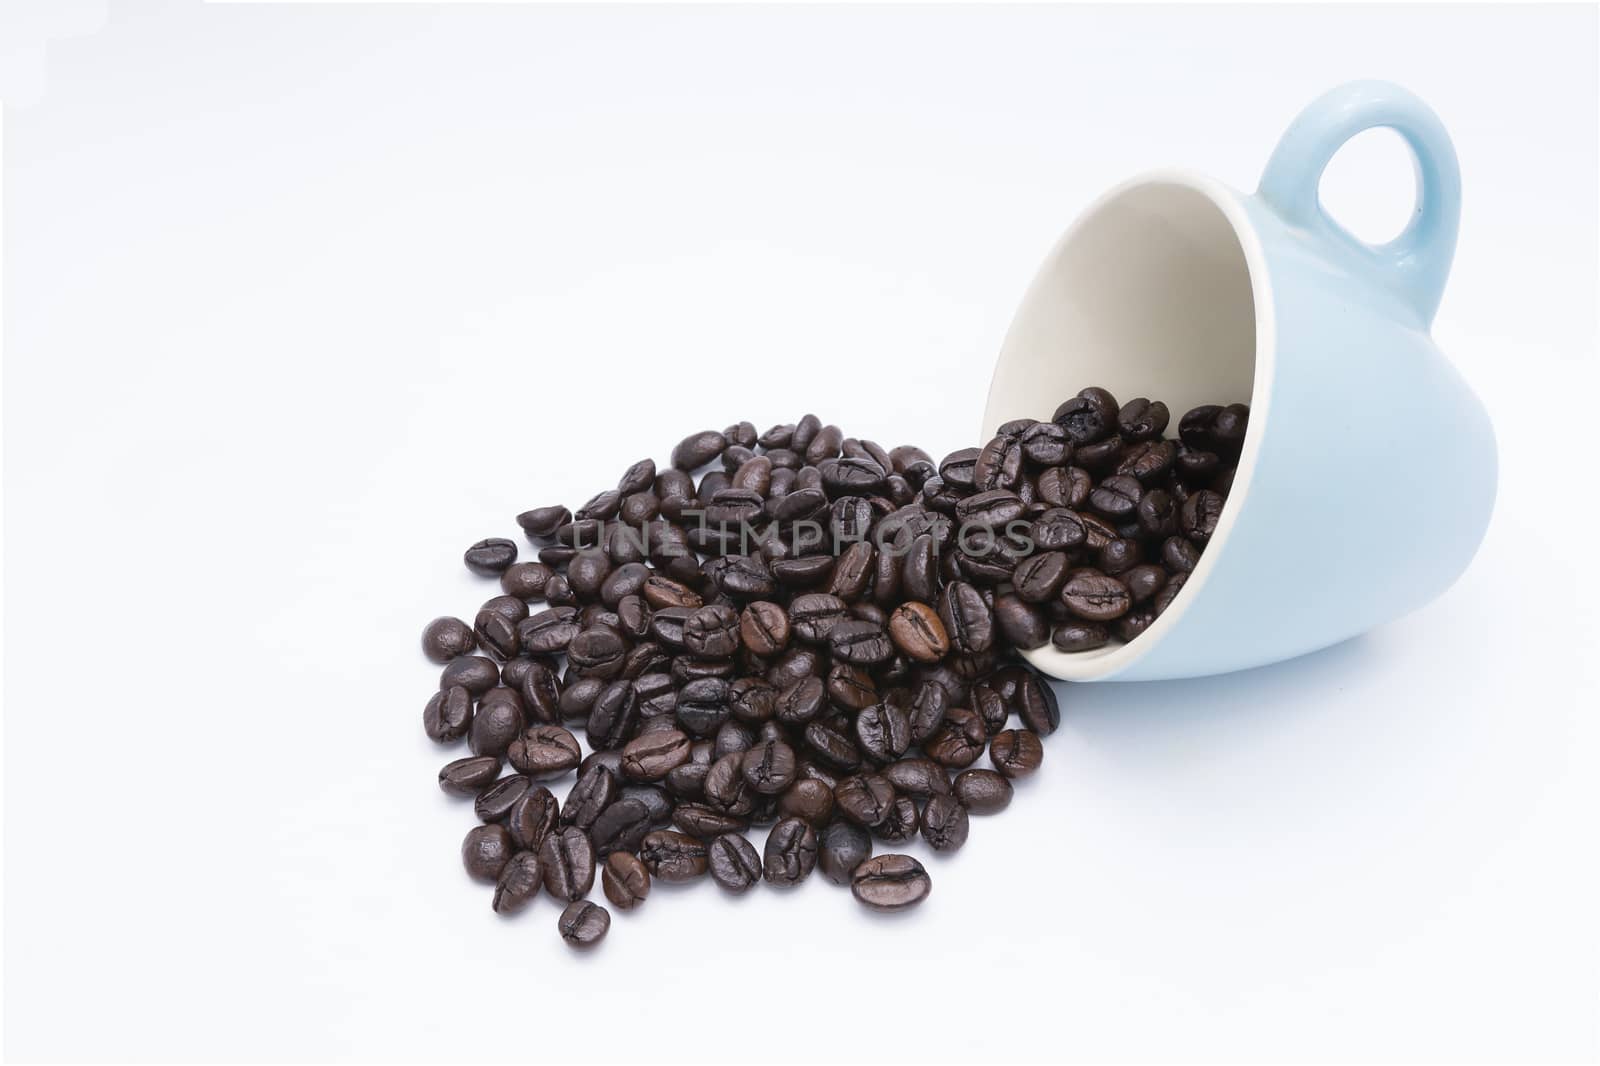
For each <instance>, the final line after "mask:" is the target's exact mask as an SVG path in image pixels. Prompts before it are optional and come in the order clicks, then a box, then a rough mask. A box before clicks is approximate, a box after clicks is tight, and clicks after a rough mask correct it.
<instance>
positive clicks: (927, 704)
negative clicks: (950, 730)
mask: <svg viewBox="0 0 1600 1066" xmlns="http://www.w3.org/2000/svg"><path fill="white" fill-rule="evenodd" d="M949 709H950V695H949V691H948V690H947V689H946V688H945V687H944V686H943V685H941V684H938V683H935V682H931V681H929V682H923V683H921V684H919V685H917V687H916V689H915V691H913V692H912V695H911V702H910V705H909V707H908V708H907V710H906V717H907V718H908V719H910V722H911V742H912V743H913V744H921V743H922V742H923V741H925V740H927V739H928V738H929V737H931V736H933V734H934V732H935V731H936V730H937V729H938V728H939V727H940V726H941V725H943V724H944V718H945V714H946V712H947V711H948V710H949Z"/></svg>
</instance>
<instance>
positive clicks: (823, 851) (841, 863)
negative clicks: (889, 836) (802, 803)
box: [817, 822, 872, 885]
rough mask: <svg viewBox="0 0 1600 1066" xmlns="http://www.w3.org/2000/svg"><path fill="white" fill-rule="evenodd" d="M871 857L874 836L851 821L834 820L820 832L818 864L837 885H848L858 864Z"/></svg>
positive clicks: (823, 873) (818, 837)
mask: <svg viewBox="0 0 1600 1066" xmlns="http://www.w3.org/2000/svg"><path fill="white" fill-rule="evenodd" d="M871 856H872V837H871V836H869V835H868V834H867V831H866V830H865V829H863V828H861V827H860V826H858V825H854V824H852V823H850V822H832V823H830V824H829V825H827V826H826V827H825V828H823V829H822V831H821V832H820V833H818V835H817V867H818V868H819V869H820V870H821V871H822V876H824V877H826V878H827V879H828V880H829V881H832V882H833V883H834V884H836V885H848V884H849V883H850V875H851V874H852V873H854V872H855V869H856V867H858V866H860V865H861V864H862V863H864V862H866V861H867V859H869V858H870V857H871Z"/></svg>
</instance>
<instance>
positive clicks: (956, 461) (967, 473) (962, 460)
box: [939, 448, 982, 493]
mask: <svg viewBox="0 0 1600 1066" xmlns="http://www.w3.org/2000/svg"><path fill="white" fill-rule="evenodd" d="M981 454H982V449H979V448H962V449H961V450H960V451H954V452H951V453H950V454H949V455H947V456H945V457H944V460H943V461H942V462H941V463H940V464H939V477H940V478H941V479H942V480H943V481H944V482H945V484H947V485H950V486H953V487H954V488H956V489H959V490H961V491H962V492H963V493H967V492H972V491H974V490H973V484H974V479H975V478H976V475H977V465H978V456H979V455H981Z"/></svg>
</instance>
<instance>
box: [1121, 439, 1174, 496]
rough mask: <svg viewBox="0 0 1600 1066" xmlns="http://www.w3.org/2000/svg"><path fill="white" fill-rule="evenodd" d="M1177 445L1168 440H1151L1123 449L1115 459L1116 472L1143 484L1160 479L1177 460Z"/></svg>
mask: <svg viewBox="0 0 1600 1066" xmlns="http://www.w3.org/2000/svg"><path fill="white" fill-rule="evenodd" d="M1177 457H1178V446H1177V445H1175V444H1173V443H1172V442H1171V441H1169V440H1151V441H1145V442H1143V443H1142V444H1134V445H1131V446H1130V447H1128V448H1127V449H1125V450H1124V451H1123V453H1122V457H1121V458H1120V459H1119V460H1118V461H1117V474H1118V475H1120V476H1125V477H1132V478H1136V479H1137V480H1138V481H1139V482H1141V483H1142V484H1145V485H1149V484H1152V483H1157V482H1159V481H1161V480H1162V479H1163V478H1164V476H1165V475H1166V473H1167V471H1168V470H1171V469H1172V464H1173V463H1174V462H1175V461H1176V460H1177Z"/></svg>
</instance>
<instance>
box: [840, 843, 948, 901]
mask: <svg viewBox="0 0 1600 1066" xmlns="http://www.w3.org/2000/svg"><path fill="white" fill-rule="evenodd" d="M932 890H933V882H932V881H930V880H929V879H928V871H927V870H924V869H923V868H922V864H921V863H920V862H918V861H917V860H916V859H913V858H912V857H911V856H909V855H877V856H874V857H872V858H870V859H866V860H864V861H863V862H862V863H861V864H860V865H859V866H857V867H856V868H855V870H853V871H852V872H851V875H850V892H851V894H852V895H854V896H855V897H856V899H858V900H860V901H861V902H862V903H864V904H865V905H866V906H868V907H871V908H872V909H873V910H878V911H898V910H904V909H905V908H907V907H913V906H915V905H916V904H918V903H921V902H922V901H923V900H925V899H927V898H928V893H930V892H931V891H932Z"/></svg>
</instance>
